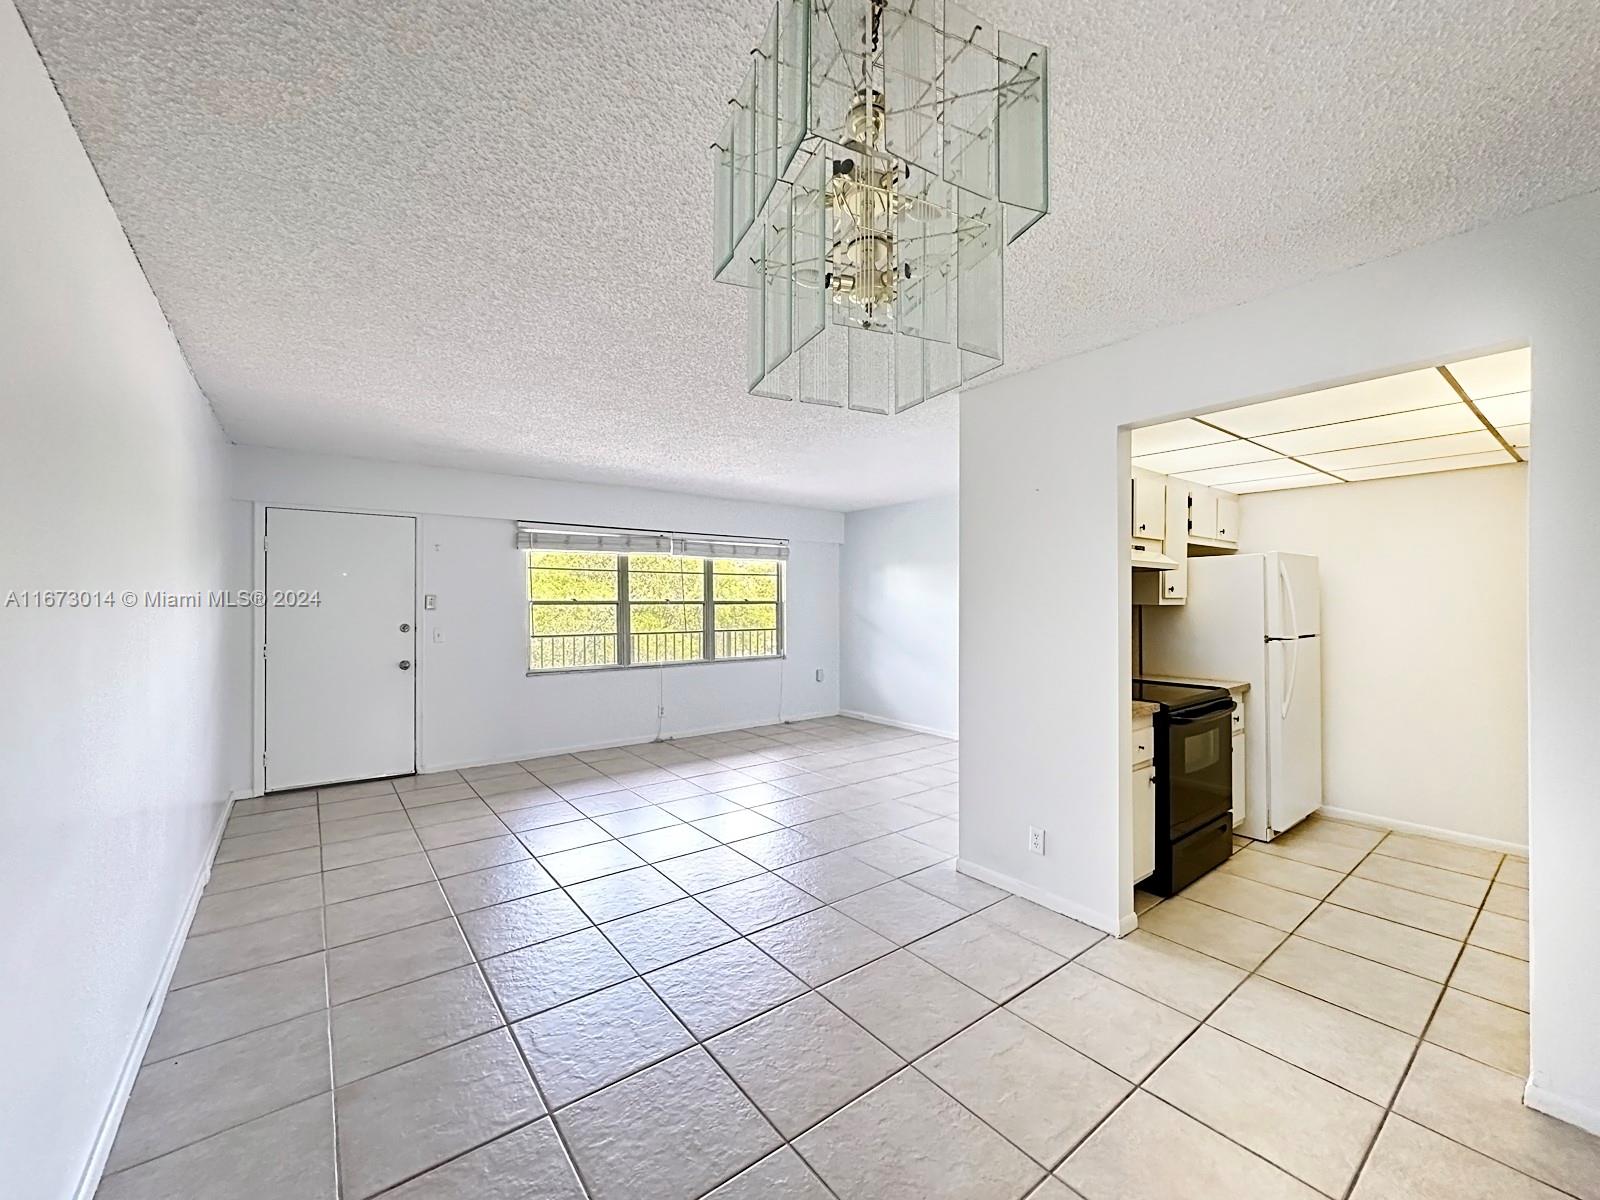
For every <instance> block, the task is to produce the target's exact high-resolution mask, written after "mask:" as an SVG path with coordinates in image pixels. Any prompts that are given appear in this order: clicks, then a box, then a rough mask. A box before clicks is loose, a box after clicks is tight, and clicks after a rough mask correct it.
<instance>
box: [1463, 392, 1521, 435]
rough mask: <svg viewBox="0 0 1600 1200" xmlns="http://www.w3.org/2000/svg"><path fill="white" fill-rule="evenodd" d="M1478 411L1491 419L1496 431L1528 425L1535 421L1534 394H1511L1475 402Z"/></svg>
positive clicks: (1490, 421)
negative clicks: (1510, 426) (1511, 426)
mask: <svg viewBox="0 0 1600 1200" xmlns="http://www.w3.org/2000/svg"><path fill="white" fill-rule="evenodd" d="M1475 403H1476V404H1477V406H1478V411H1479V412H1481V413H1482V414H1483V415H1484V416H1486V417H1488V418H1489V423H1490V424H1491V425H1493V426H1494V427H1495V428H1496V429H1504V428H1505V426H1507V425H1526V424H1527V423H1528V422H1529V421H1531V420H1532V419H1533V393H1532V392H1511V393H1508V394H1507V395H1504V396H1490V397H1488V398H1486V399H1483V400H1478V401H1475Z"/></svg>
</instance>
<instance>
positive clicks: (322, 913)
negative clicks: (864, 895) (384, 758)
mask: <svg viewBox="0 0 1600 1200" xmlns="http://www.w3.org/2000/svg"><path fill="white" fill-rule="evenodd" d="M947 761H948V760H947ZM908 769H920V768H908ZM335 786H341V785H335ZM469 786H470V784H469ZM846 786H849V785H846ZM942 786H946V785H944V784H939V785H934V787H930V788H927V789H924V790H926V791H931V790H935V788H937V787H942ZM390 789H391V794H394V795H397V796H400V795H403V794H402V793H400V792H399V790H398V789H397V788H395V787H394V785H393V784H392V783H390ZM311 790H313V791H317V789H311ZM413 790H426V789H413ZM473 790H474V792H476V789H473ZM383 794H384V793H382V792H381V791H380V792H375V793H372V795H373V796H379V795H383ZM909 794H920V793H908V795H909ZM359 798H364V797H351V798H350V799H359ZM248 799H255V798H247V800H248ZM480 799H481V797H480ZM641 799H642V797H641ZM241 802H247V801H236V802H234V803H235V804H238V803H241ZM337 802H339V801H335V803H337ZM311 806H312V807H317V808H318V809H319V820H318V822H317V824H318V841H317V843H316V845H314V846H307V847H296V848H294V849H292V850H289V851H275V852H269V854H267V855H260V856H256V857H258V858H260V857H271V856H272V854H276V853H299V852H303V851H304V850H311V849H315V850H316V851H317V860H318V866H319V870H318V871H316V872H314V874H315V875H316V876H317V880H318V884H317V886H318V890H319V894H320V895H321V896H322V903H321V905H320V906H319V909H318V911H319V917H320V919H321V924H322V928H323V943H324V945H323V949H322V950H320V951H314V952H312V953H317V954H321V955H322V956H323V1000H324V1005H323V1008H322V1009H321V1010H319V1011H321V1012H324V1013H326V1014H328V1018H327V1019H328V1039H329V1058H330V1076H331V1073H332V1008H333V1007H334V1006H333V1005H332V1003H331V993H330V983H329V978H328V973H327V962H326V955H327V947H326V909H327V903H326V890H325V886H326V885H325V876H326V874H327V870H326V864H325V858H324V855H323V850H324V843H323V842H322V840H321V822H320V798H319V799H316V800H313V801H312V805H311ZM422 807H426V806H422ZM402 811H406V812H407V816H408V823H409V824H412V828H413V832H415V829H416V827H415V825H414V823H412V822H410V818H409V810H407V809H406V808H405V806H404V803H403V800H402ZM498 815H499V814H498V813H496V816H497V817H498ZM229 819H230V820H231V819H232V816H231V814H230V818H229ZM934 819H937V817H935V818H934ZM269 832H281V831H269ZM245 836H249V835H245ZM373 836H386V835H383V834H378V835H373ZM496 836H500V835H496ZM879 836H886V835H879ZM519 841H520V839H519ZM336 844H337V843H336ZM463 844H464V843H463ZM439 848H448V847H439ZM524 850H526V847H524ZM417 852H419V853H423V854H424V855H426V854H427V853H428V851H427V848H426V847H420V846H419V850H418V851H417ZM410 853H412V852H408V853H407V854H406V855H398V856H391V858H395V857H408V856H409V854H410ZM390 860H391V859H384V858H378V859H371V860H367V861H365V862H361V863H352V864H348V866H349V867H357V866H370V865H373V864H375V863H378V862H384V861H390ZM235 861H240V862H244V861H252V860H250V859H243V860H235ZM534 861H537V860H536V859H535V860H534ZM428 865H429V868H430V873H431V874H432V875H433V877H434V882H435V883H436V884H438V885H439V886H440V888H441V891H442V890H443V888H442V880H441V879H440V877H439V876H438V874H437V871H436V870H433V864H432V860H431V857H430V858H428ZM500 865H505V864H500ZM755 865H758V866H759V865H760V864H755ZM335 869H336V870H337V869H344V868H335ZM485 869H489V868H485ZM468 873H470V872H468ZM763 873H767V874H771V873H773V872H772V871H771V869H770V868H763ZM308 874H310V873H308ZM304 877H308V876H289V877H286V878H285V879H282V880H267V881H264V882H263V884H256V885H248V886H247V887H245V888H236V889H230V890H229V892H226V893H217V894H218V895H223V894H230V893H231V892H238V891H245V890H248V887H255V886H265V885H266V884H271V883H281V882H287V881H288V880H289V879H294V878H304ZM405 886H415V885H405ZM557 886H558V887H559V886H560V885H559V884H558V885H557ZM791 886H792V885H791ZM395 890H400V889H386V890H385V891H380V892H376V893H370V894H369V895H382V894H386V891H395ZM561 890H562V891H563V892H565V888H561ZM362 898H366V897H352V898H351V899H362ZM568 899H569V900H570V899H571V898H570V896H569V897H568ZM445 901H446V905H447V908H448V909H449V911H450V912H451V917H452V919H454V918H455V912H454V907H453V904H452V903H451V902H450V900H449V897H448V894H446V895H445ZM573 903H576V902H575V901H574V902H573ZM486 907H493V906H486ZM701 907H704V905H702V906H701ZM579 909H580V911H582V910H581V906H579ZM304 911H308V910H304V909H302V910H296V911H295V912H293V913H286V914H279V916H280V917H281V916H293V915H298V913H299V912H304ZM708 911H709V910H708ZM713 915H715V914H713ZM585 917H586V919H587V913H585ZM270 919H274V918H264V920H270ZM619 919H620V918H619ZM719 919H720V918H719ZM257 923H259V922H245V923H244V925H241V926H229V927H225V928H224V929H219V930H215V931H212V932H214V933H220V932H227V931H228V930H230V929H237V928H242V927H245V926H248V925H250V924H257ZM426 923H428V922H424V924H426ZM456 925H457V930H458V932H460V933H462V935H463V939H464V940H465V937H464V931H463V930H461V928H460V924H459V920H457V921H456ZM417 927H418V926H403V927H401V929H399V930H390V931H388V932H391V933H392V932H404V931H405V930H406V929H408V928H417ZM591 927H595V928H598V927H597V926H593V925H592V923H591ZM200 936H208V935H200ZM372 936H373V937H377V936H384V935H383V934H378V935H372ZM357 940H358V941H364V940H370V938H369V939H357ZM609 940H610V939H609V938H607V941H608V942H609ZM734 940H739V939H737V938H736V939H734ZM347 944H354V943H347ZM724 944H726V943H724ZM467 945H468V950H469V952H471V953H472V954H473V959H474V962H473V965H475V966H478V968H479V975H480V978H482V975H483V972H482V966H481V961H480V960H478V959H477V956H476V951H475V950H473V949H472V947H471V944H470V942H469V943H467ZM758 949H759V948H758ZM507 953H510V952H509V951H508V952H507ZM309 956H310V955H309V954H308V955H298V956H294V957H293V958H291V959H280V960H277V961H276V962H269V963H262V964H257V967H253V968H246V969H245V970H246V971H247V970H253V969H257V968H260V967H268V966H276V965H280V964H281V963H283V962H288V961H294V959H295V958H303V957H309ZM690 957H692V956H690ZM624 961H626V959H624ZM680 961H681V960H680ZM629 965H630V967H631V966H632V964H631V963H630V964H629ZM666 965H671V964H663V966H666ZM452 969H455V968H452ZM242 973H244V971H240V972H232V973H230V975H236V974H242ZM435 974H438V973H437V972H436V973H435ZM230 975H224V976H219V977H215V978H228V977H230ZM430 977H432V976H424V978H430ZM636 977H641V978H642V976H639V975H638V973H637V971H636ZM200 982H202V983H205V982H212V980H204V981H200ZM410 982H416V981H415V980H413V981H410ZM484 983H485V986H486V988H488V990H489V992H490V995H491V998H492V999H494V1000H495V1002H496V1005H497V1008H498V1007H499V999H498V996H497V995H496V994H495V993H494V991H493V988H492V987H491V986H490V985H489V984H488V981H487V980H486V979H485V980H484ZM190 986H198V984H196V985H190ZM394 986H404V985H394ZM174 990H183V989H171V988H169V989H168V994H169V995H170V994H171V992H172V991H174ZM379 990H380V991H387V990H392V989H389V988H385V989H379ZM602 990H603V989H602ZM652 991H653V989H652ZM370 994H377V993H369V995H370ZM590 994H593V993H590ZM364 998H365V997H357V998H355V999H364ZM165 999H166V997H165V996H163V1003H165ZM309 1015H311V1013H309V1012H307V1013H299V1014H296V1015H295V1016H294V1017H290V1018H286V1019H285V1020H283V1021H277V1022H272V1023H270V1024H268V1025H265V1026H260V1027H258V1028H256V1029H251V1030H245V1031H243V1032H242V1033H238V1034H234V1035H232V1036H231V1037H229V1038H223V1039H220V1040H219V1041H216V1042H210V1043H206V1044H205V1045H204V1046H196V1047H191V1048H190V1049H188V1050H184V1051H179V1052H178V1055H183V1054H188V1053H192V1052H194V1051H198V1050H203V1049H207V1048H209V1047H211V1046H216V1045H221V1044H223V1043H225V1042H227V1041H231V1040H234V1039H235V1038H237V1037H243V1036H248V1035H249V1034H253V1033H257V1032H260V1031H261V1030H263V1029H269V1028H274V1027H276V1026H278V1025H282V1024H287V1023H289V1022H290V1021H294V1020H299V1019H301V1018H302V1017H305V1016H309ZM501 1017H502V1020H503V1021H504V1010H503V1008H502V1009H501ZM504 1027H505V1028H507V1029H508V1031H509V1022H507V1023H506V1024H505V1025H504ZM463 1040H470V1039H463ZM515 1040H516V1039H515V1037H514V1036H513V1041H514V1042H515ZM459 1044H461V1042H459V1041H458V1042H454V1043H451V1045H452V1046H453V1045H459ZM448 1048H449V1047H448V1046H446V1047H440V1048H438V1049H448ZM518 1050H519V1054H520V1053H521V1048H520V1045H519V1046H518ZM435 1052H437V1050H434V1051H429V1052H428V1053H429V1054H431V1053H435ZM175 1056H176V1055H175ZM426 1056H427V1055H419V1056H417V1057H418V1058H421V1057H426ZM407 1061H415V1059H410V1060H407ZM397 1065H403V1064H397ZM375 1073H376V1072H375ZM529 1074H530V1078H532V1072H531V1071H530V1072H529ZM363 1078H367V1076H364V1077H363ZM351 1082H354V1081H351ZM537 1086H538V1085H537V1081H536V1080H535V1087H536V1089H537ZM336 1091H337V1086H336V1085H335V1084H334V1082H333V1080H332V1079H331V1078H330V1090H329V1093H328V1094H329V1096H330V1101H331V1100H332V1097H333V1094H334V1093H335V1092H336ZM309 1098H312V1097H305V1098H302V1100H299V1101H294V1102H292V1103H301V1102H302V1101H303V1100H304V1099H309ZM541 1100H543V1096H542V1093H541ZM286 1107H289V1105H281V1106H279V1107H278V1108H275V1109H272V1110H269V1111H268V1112H266V1113H261V1114H257V1116H256V1117H252V1118H251V1120H257V1119H260V1118H261V1117H264V1116H269V1115H272V1113H275V1112H279V1111H282V1110H283V1109H284V1108H286ZM758 1111H759V1109H758ZM245 1123H248V1122H240V1123H236V1124H235V1125H232V1126H229V1127H227V1128H226V1129H223V1130H218V1131H214V1132H213V1133H211V1134H208V1135H206V1137H207V1138H209V1137H214V1136H217V1135H218V1134H221V1133H225V1132H228V1131H229V1130H231V1129H235V1128H238V1127H239V1126H240V1125H241V1124H245ZM552 1123H553V1121H552ZM335 1125H336V1121H335ZM507 1132H511V1131H507ZM199 1140H201V1141H203V1140H205V1138H202V1139H199ZM194 1144H197V1143H195V1142H190V1143H186V1144H185V1146H188V1145H194ZM185 1146H180V1147H174V1148H173V1150H169V1151H164V1152H163V1153H162V1154H159V1155H155V1156H153V1157H152V1158H150V1159H146V1160H144V1161H143V1162H141V1163H138V1164H133V1165H134V1166H143V1165H144V1164H145V1163H148V1162H154V1161H156V1160H158V1159H161V1158H165V1157H166V1156H167V1155H168V1154H171V1153H174V1152H176V1150H180V1149H183V1148H185ZM334 1153H335V1163H334V1170H335V1177H336V1183H337V1180H338V1148H337V1141H336V1142H335V1147H334ZM437 1165H438V1164H435V1166H437ZM125 1169H128V1168H125ZM429 1169H432V1168H429Z"/></svg>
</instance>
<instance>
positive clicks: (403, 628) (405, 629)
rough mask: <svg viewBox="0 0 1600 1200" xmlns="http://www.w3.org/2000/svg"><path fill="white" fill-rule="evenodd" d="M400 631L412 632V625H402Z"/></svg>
mask: <svg viewBox="0 0 1600 1200" xmlns="http://www.w3.org/2000/svg"><path fill="white" fill-rule="evenodd" d="M400 632H401V633H410V632H411V626H410V625H401V626H400Z"/></svg>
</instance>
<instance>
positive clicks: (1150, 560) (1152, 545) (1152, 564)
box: [1133, 538, 1178, 571]
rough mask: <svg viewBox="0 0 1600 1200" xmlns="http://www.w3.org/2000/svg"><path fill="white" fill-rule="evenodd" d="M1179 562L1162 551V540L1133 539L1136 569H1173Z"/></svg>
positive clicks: (1134, 567) (1134, 565)
mask: <svg viewBox="0 0 1600 1200" xmlns="http://www.w3.org/2000/svg"><path fill="white" fill-rule="evenodd" d="M1177 567H1178V564H1177V563H1176V562H1174V561H1173V560H1172V559H1170V558H1168V557H1167V556H1166V555H1165V554H1163V553H1161V543H1160V542H1147V541H1141V540H1140V539H1138V538H1134V540H1133V569H1134V570H1135V571H1173V570H1176V569H1177Z"/></svg>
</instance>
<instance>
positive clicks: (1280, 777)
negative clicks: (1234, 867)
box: [1258, 637, 1322, 836]
mask: <svg viewBox="0 0 1600 1200" xmlns="http://www.w3.org/2000/svg"><path fill="white" fill-rule="evenodd" d="M1266 701H1267V711H1266V713H1265V714H1264V715H1265V716H1266V717H1267V721H1266V723H1265V724H1266V729H1267V786H1266V787H1265V788H1264V789H1258V794H1259V793H1260V792H1264V793H1265V796H1266V824H1267V826H1268V829H1269V830H1270V835H1275V834H1279V833H1282V832H1284V830H1286V829H1291V828H1293V827H1294V826H1295V825H1297V824H1298V823H1299V822H1300V821H1302V820H1304V819H1305V818H1306V817H1307V816H1309V815H1310V814H1311V813H1312V812H1314V811H1316V809H1318V808H1320V807H1321V806H1322V642H1321V639H1320V638H1314V637H1303V638H1296V639H1294V640H1291V641H1281V642H1272V643H1270V644H1269V645H1268V647H1267V695H1266ZM1270 835H1269V836H1270Z"/></svg>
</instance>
